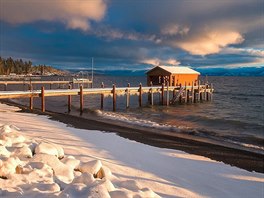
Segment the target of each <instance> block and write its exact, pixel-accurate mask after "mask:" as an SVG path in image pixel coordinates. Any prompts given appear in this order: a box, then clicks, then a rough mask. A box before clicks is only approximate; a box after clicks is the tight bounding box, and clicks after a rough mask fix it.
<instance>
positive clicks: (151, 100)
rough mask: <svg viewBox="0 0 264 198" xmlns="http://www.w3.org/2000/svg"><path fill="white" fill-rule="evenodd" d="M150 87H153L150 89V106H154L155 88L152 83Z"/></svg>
mask: <svg viewBox="0 0 264 198" xmlns="http://www.w3.org/2000/svg"><path fill="white" fill-rule="evenodd" d="M150 86H151V88H150V105H153V104H154V98H153V88H152V86H153V84H152V82H151V83H150Z"/></svg>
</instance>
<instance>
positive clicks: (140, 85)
mask: <svg viewBox="0 0 264 198" xmlns="http://www.w3.org/2000/svg"><path fill="white" fill-rule="evenodd" d="M138 91H139V96H138V104H139V107H142V84H141V83H140V84H139V90H138Z"/></svg>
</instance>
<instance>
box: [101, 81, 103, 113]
mask: <svg viewBox="0 0 264 198" xmlns="http://www.w3.org/2000/svg"><path fill="white" fill-rule="evenodd" d="M101 88H102V89H103V88H104V83H103V82H102V83H101ZM103 109H104V94H103V93H101V110H103Z"/></svg>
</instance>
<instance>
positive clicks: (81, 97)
mask: <svg viewBox="0 0 264 198" xmlns="http://www.w3.org/2000/svg"><path fill="white" fill-rule="evenodd" d="M79 94H80V114H82V113H83V86H82V85H81V86H80V93H79Z"/></svg>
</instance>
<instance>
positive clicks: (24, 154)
mask: <svg viewBox="0 0 264 198" xmlns="http://www.w3.org/2000/svg"><path fill="white" fill-rule="evenodd" d="M11 155H12V156H17V157H18V158H19V159H23V158H31V157H32V151H31V149H30V148H29V147H28V146H27V145H24V146H22V147H17V148H16V149H15V150H14V152H12V154H11Z"/></svg>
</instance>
